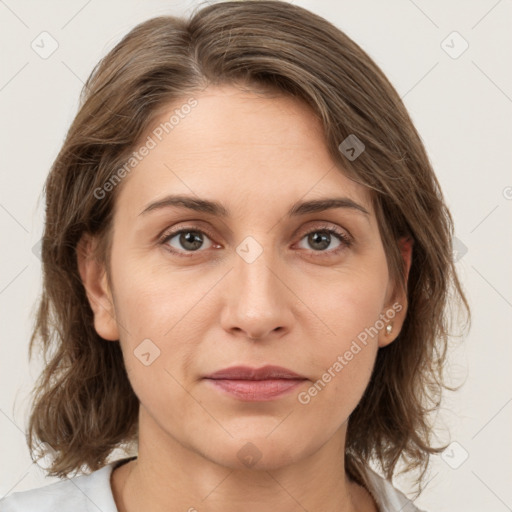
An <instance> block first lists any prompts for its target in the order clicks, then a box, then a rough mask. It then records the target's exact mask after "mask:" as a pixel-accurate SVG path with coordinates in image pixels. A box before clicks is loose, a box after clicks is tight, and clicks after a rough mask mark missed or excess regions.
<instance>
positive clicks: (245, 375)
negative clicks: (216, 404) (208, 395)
mask: <svg viewBox="0 0 512 512" xmlns="http://www.w3.org/2000/svg"><path fill="white" fill-rule="evenodd" d="M205 380H207V381H208V382H209V383H211V385H212V386H213V387H214V388H215V389H216V390H218V391H220V392H222V393H224V394H227V395H230V396H232V397H234V398H237V399H240V400H244V401H252V402H263V401H267V400H273V399H276V398H278V397H281V396H283V395H285V394H288V393H290V392H291V391H292V390H294V389H295V388H297V387H299V386H300V385H302V384H303V383H304V382H305V381H307V380H308V379H307V378H306V377H304V376H302V375H299V374H297V373H295V372H293V371H291V370H289V369H287V368H283V367H281V366H270V365H269V366H263V367H262V368H251V367H248V366H233V367H231V368H225V369H223V370H219V371H216V372H214V373H212V374H211V375H208V376H207V377H205Z"/></svg>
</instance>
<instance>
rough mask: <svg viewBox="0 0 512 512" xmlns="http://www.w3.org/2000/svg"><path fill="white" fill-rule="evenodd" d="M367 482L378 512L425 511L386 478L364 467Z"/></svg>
mask: <svg viewBox="0 0 512 512" xmlns="http://www.w3.org/2000/svg"><path fill="white" fill-rule="evenodd" d="M365 472H366V477H367V480H368V484H369V491H370V493H371V494H372V496H373V498H374V499H375V501H376V502H377V505H378V506H379V511H380V512H395V511H397V510H400V512H426V511H423V510H420V509H419V508H418V507H417V506H416V505H415V504H414V502H412V501H411V500H410V499H409V498H407V496H405V495H404V494H403V493H402V492H401V491H399V490H398V489H396V488H395V487H393V485H392V484H391V482H390V481H389V480H386V479H385V478H383V477H382V476H380V475H379V474H378V473H376V472H375V471H373V469H371V468H369V467H366V468H365Z"/></svg>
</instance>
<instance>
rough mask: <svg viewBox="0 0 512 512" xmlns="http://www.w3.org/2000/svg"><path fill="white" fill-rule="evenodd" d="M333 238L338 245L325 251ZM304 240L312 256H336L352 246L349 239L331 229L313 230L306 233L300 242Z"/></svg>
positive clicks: (342, 233) (341, 232)
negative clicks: (310, 248) (310, 249)
mask: <svg viewBox="0 0 512 512" xmlns="http://www.w3.org/2000/svg"><path fill="white" fill-rule="evenodd" d="M333 237H334V239H335V240H337V241H338V245H335V246H334V248H331V249H330V250H327V251H326V250H325V249H327V248H328V247H329V246H330V245H331V244H332V242H333ZM304 239H305V240H306V242H307V243H308V244H309V245H310V247H312V251H313V256H328V255H332V254H338V253H339V252H340V251H342V250H343V249H345V248H346V247H350V245H351V244H352V240H351V238H350V237H349V236H348V235H347V234H346V233H344V232H343V231H341V230H339V229H335V228H331V227H329V228H324V227H322V228H315V229H313V230H311V231H309V232H308V233H306V234H305V235H304V236H303V237H302V239H301V240H304ZM306 249H307V248H306ZM314 253H317V254H314Z"/></svg>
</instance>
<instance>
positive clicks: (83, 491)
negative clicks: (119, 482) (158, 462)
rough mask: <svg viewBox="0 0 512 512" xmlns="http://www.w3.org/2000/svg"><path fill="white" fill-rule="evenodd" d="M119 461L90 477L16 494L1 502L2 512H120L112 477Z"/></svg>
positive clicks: (85, 476) (76, 477) (78, 477)
mask: <svg viewBox="0 0 512 512" xmlns="http://www.w3.org/2000/svg"><path fill="white" fill-rule="evenodd" d="M119 463H120V461H115V462H111V463H110V464H107V465H106V466H104V467H102V468H101V469H98V470H97V471H93V472H92V473H90V474H88V475H80V476H75V477H72V478H66V479H64V480H62V481H60V482H55V483H52V484H49V485H46V486H43V487H40V488H38V489H30V490H28V491H22V492H14V493H12V494H10V495H8V496H6V497H5V498H3V499H2V500H0V512H50V511H55V510H59V511H60V512H86V511H87V512H89V511H93V510H94V511H98V510H101V511H102V512H117V508H116V505H115V501H114V497H113V494H112V488H111V486H110V475H111V473H112V470H113V468H114V466H115V465H117V464H119Z"/></svg>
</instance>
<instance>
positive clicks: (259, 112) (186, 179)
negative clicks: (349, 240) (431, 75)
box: [118, 86, 371, 213]
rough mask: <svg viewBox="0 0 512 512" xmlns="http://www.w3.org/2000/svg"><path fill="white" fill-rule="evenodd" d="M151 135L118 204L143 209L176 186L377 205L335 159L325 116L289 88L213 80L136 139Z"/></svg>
mask: <svg viewBox="0 0 512 512" xmlns="http://www.w3.org/2000/svg"><path fill="white" fill-rule="evenodd" d="M190 98H193V99H194V102H193V103H192V102H190ZM184 105H194V106H192V107H189V108H184ZM145 143H146V144H147V145H148V146H152V147H151V150H150V151H147V152H145V153H146V155H145V156H144V157H143V158H141V159H140V161H139V162H138V163H137V165H136V166H135V167H134V169H133V171H131V172H130V174H129V175H128V176H127V177H126V178H125V182H124V183H123V187H122V189H123V191H122V193H121V194H120V197H119V198H118V201H119V203H120V205H119V206H120V207H121V206H122V207H123V208H125V207H126V208H128V209H130V210H137V213H139V212H140V211H141V209H142V207H143V206H144V205H145V204H146V203H147V202H148V201H151V200H156V199H158V198H159V197H163V196H165V195H168V194H170V193H186V194H189V195H197V196H198V197H201V198H204V197H210V198H216V199H220V200H222V201H223V202H235V203H236V202H238V205H239V206H241V207H242V206H244V205H245V206H246V207H251V208H252V209H253V210H254V209H255V208H256V209H260V210H261V209H264V208H266V207H268V205H269V203H272V204H273V205H274V206H278V205H279V204H280V203H282V205H283V208H284V207H287V206H288V205H289V204H291V203H294V202H296V201H297V199H298V198H302V197H305V198H307V199H314V198H316V197H325V196H327V195H329V196H333V195H343V196H345V197H349V198H352V199H353V200H357V201H358V202H359V203H360V204H363V205H364V206H365V207H366V208H367V209H368V210H370V209H371V205H370V201H369V194H368V192H367V190H366V189H365V187H363V186H362V185H359V184H357V183H355V182H354V181H352V180H350V179H349V178H348V177H347V176H345V175H344V173H343V171H342V169H341V168H340V165H339V163H336V162H334V161H333V160H332V158H331V156H330V154H329V152H328V148H327V144H326V141H325V136H324V133H323V130H322V126H321V122H320V120H319V119H318V118H317V117H316V116H315V114H314V113H313V111H312V110H311V109H310V107H308V106H307V105H306V104H305V103H303V102H302V101H299V100H297V99H295V98H292V97H289V96H284V95H281V94H275V93H274V94H271V95H270V96H268V95H263V94H261V93H255V92H251V91H247V90H240V89H238V88H235V87H233V86H215V87H213V86H211V87H208V88H207V89H205V90H204V91H202V92H200V93H196V94H191V95H189V96H186V97H184V98H183V99H182V100H181V101H176V102H173V103H172V104H170V105H168V107H167V108H165V109H163V110H162V111H161V112H160V113H159V115H158V116H157V117H156V118H155V120H154V121H153V123H152V125H151V126H150V128H149V130H148V131H147V133H146V134H145V135H144V137H142V138H141V143H140V144H139V145H138V146H137V147H141V145H144V144H145ZM136 149H137V148H136Z"/></svg>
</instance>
